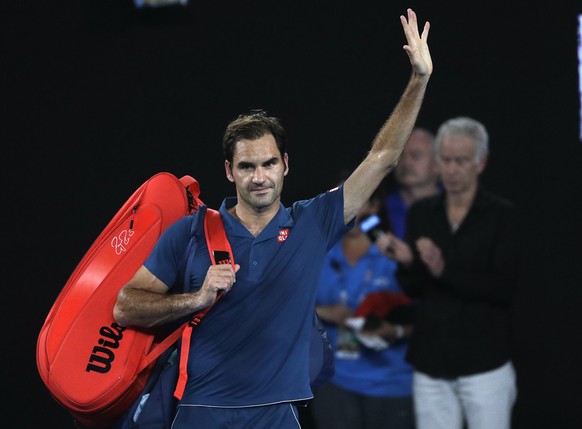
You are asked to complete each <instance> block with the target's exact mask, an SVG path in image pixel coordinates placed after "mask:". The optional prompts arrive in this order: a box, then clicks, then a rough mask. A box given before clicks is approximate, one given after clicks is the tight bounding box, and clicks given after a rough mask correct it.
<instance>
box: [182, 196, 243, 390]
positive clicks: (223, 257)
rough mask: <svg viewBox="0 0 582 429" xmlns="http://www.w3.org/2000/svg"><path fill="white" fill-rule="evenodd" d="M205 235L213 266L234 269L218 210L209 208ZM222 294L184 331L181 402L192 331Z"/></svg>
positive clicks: (200, 312) (199, 313)
mask: <svg viewBox="0 0 582 429" xmlns="http://www.w3.org/2000/svg"><path fill="white" fill-rule="evenodd" d="M204 235H205V236H206V244H207V245H208V252H209V253H210V260H211V261H212V264H213V265H216V264H232V266H233V267H234V257H233V255H232V249H231V248H230V243H229V241H228V238H227V237H226V231H225V230H224V225H223V223H222V218H221V217H220V213H219V212H218V211H216V210H213V209H210V208H207V209H206V214H205V216H204ZM221 297H222V294H219V295H217V297H216V300H215V301H214V302H213V303H212V304H211V305H209V306H208V307H206V308H204V309H202V310H201V311H199V312H198V313H196V314H195V315H194V317H192V320H191V321H190V322H188V326H186V328H185V329H184V330H183V331H182V348H181V350H180V375H179V376H178V383H177V384H176V389H175V390H174V396H175V397H176V398H177V399H178V400H180V399H182V396H183V395H184V389H185V388H186V381H187V380H188V368H187V367H188V353H189V351H190V338H191V337H192V329H193V328H194V326H196V325H198V323H200V320H201V319H202V318H203V317H204V316H205V315H206V313H208V311H209V310H210V309H211V308H212V307H213V306H214V304H216V303H217V302H218V300H219V299H220V298H221Z"/></svg>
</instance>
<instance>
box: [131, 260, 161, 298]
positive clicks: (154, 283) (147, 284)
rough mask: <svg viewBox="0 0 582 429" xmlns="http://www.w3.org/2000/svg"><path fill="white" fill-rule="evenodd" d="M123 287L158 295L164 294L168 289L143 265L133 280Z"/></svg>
mask: <svg viewBox="0 0 582 429" xmlns="http://www.w3.org/2000/svg"><path fill="white" fill-rule="evenodd" d="M124 287H125V288H130V289H141V290H146V291H148V292H153V293H159V294H165V293H167V292H168V289H169V288H168V286H167V285H166V284H165V283H164V282H163V281H161V280H160V279H159V278H157V277H156V276H154V275H153V274H152V273H151V272H150V270H148V269H147V268H146V267H145V266H144V265H142V266H141V267H140V268H139V269H138V270H137V271H136V273H135V274H134V276H133V278H132V279H131V280H130V281H129V282H127V284H126V285H125V286H124Z"/></svg>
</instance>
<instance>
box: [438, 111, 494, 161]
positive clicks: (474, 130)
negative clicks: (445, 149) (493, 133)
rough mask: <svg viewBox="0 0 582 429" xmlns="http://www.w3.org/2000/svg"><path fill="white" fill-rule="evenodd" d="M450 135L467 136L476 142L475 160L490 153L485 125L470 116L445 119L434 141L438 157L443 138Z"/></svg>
mask: <svg viewBox="0 0 582 429" xmlns="http://www.w3.org/2000/svg"><path fill="white" fill-rule="evenodd" d="M449 136H467V137H470V138H472V139H473V142H474V144H475V161H476V162H479V161H481V159H482V158H483V157H484V156H485V155H487V154H488V153H489V135H488V134H487V130H486V129H485V126H484V125H483V124H482V123H481V122H479V121H477V120H475V119H473V118H469V117H464V116H461V117H458V118H453V119H449V120H448V121H445V122H444V123H443V124H442V125H441V126H440V127H439V129H438V131H437V134H436V138H435V141H434V144H435V152H436V156H437V158H439V157H440V153H441V145H442V142H443V139H444V138H445V137H449Z"/></svg>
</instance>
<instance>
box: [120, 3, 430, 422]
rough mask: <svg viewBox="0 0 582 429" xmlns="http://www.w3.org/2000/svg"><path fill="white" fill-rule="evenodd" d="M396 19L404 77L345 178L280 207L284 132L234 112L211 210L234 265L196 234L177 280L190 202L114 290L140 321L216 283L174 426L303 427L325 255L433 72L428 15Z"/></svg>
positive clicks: (174, 312) (178, 312)
mask: <svg viewBox="0 0 582 429" xmlns="http://www.w3.org/2000/svg"><path fill="white" fill-rule="evenodd" d="M400 21H401V24H402V27H403V30H404V34H405V36H406V41H407V43H406V44H405V45H404V47H403V48H404V50H405V52H406V53H407V55H408V57H409V60H410V63H411V67H412V73H411V76H410V79H409V81H408V84H407V86H406V88H405V90H404V93H403V94H402V96H401V98H400V100H399V102H398V103H397V105H396V107H395V108H394V110H393V111H392V113H391V115H390V117H389V118H388V120H387V121H386V123H385V124H384V125H383V127H382V128H381V129H380V131H379V133H378V134H377V136H376V138H375V139H374V142H373V144H372V147H371V148H370V150H369V152H368V155H367V156H366V157H365V158H364V160H363V161H362V163H361V164H360V165H359V166H358V167H357V168H356V169H355V171H354V172H353V173H352V174H351V175H350V177H349V178H348V179H347V180H346V181H345V183H344V184H343V185H342V186H340V187H338V188H336V189H333V190H330V191H327V192H324V193H322V194H320V195H318V196H316V197H314V198H311V199H308V200H304V201H298V202H295V203H294V204H292V205H291V206H289V207H284V206H283V205H282V203H281V192H282V189H283V182H284V178H285V176H286V175H287V174H288V173H289V157H288V154H287V152H286V134H285V131H284V130H283V128H282V126H281V124H280V121H279V120H278V119H277V118H274V117H271V116H268V115H267V114H266V113H265V112H263V111H254V112H250V113H249V114H246V115H241V116H239V117H238V118H236V119H234V120H233V121H232V122H231V123H230V124H229V125H228V126H227V128H226V131H225V134H224V137H223V151H224V156H225V161H224V169H225V173H226V177H227V179H228V180H229V181H230V182H232V183H233V184H234V185H235V188H236V198H226V199H225V200H224V201H223V203H222V205H221V207H220V210H219V211H220V214H221V216H222V219H223V222H224V225H225V229H226V234H227V237H228V239H229V241H230V244H231V247H232V250H233V255H234V260H235V262H236V265H234V266H232V265H230V264H217V265H211V264H210V260H209V256H208V250H207V248H206V245H205V243H204V240H199V242H198V245H197V246H196V249H195V251H194V258H196V263H195V264H193V265H194V268H193V270H192V272H191V273H189V274H188V276H187V278H186V281H185V286H186V291H182V290H180V289H179V283H180V282H179V281H178V279H179V278H181V274H182V273H181V272H180V261H181V260H182V258H183V256H184V252H185V251H186V247H187V243H188V241H189V239H190V231H191V230H193V228H192V226H193V223H195V222H197V221H199V212H197V213H195V214H194V215H192V216H186V217H184V218H182V219H181V220H178V221H177V222H176V223H174V224H173V225H171V226H170V227H169V228H168V229H167V230H166V231H164V233H163V234H162V235H161V236H160V238H159V240H158V242H157V243H156V245H155V247H154V249H153V251H152V253H151V255H150V256H149V257H148V258H147V260H146V261H145V262H144V264H143V266H142V267H140V268H139V269H138V270H137V272H136V273H135V275H134V276H133V277H132V279H131V280H129V282H128V283H127V284H126V285H124V287H123V288H122V289H121V290H120V292H119V294H118V298H117V301H116V303H115V307H114V317H115V320H116V321H117V323H119V324H120V325H122V326H139V327H152V326H158V325H164V324H167V323H171V322H175V321H176V320H179V319H182V318H185V317H188V316H191V315H192V314H193V313H194V312H196V311H198V310H200V309H203V308H206V307H207V306H209V305H211V304H213V303H214V301H215V299H216V297H217V295H218V294H219V293H220V294H222V298H221V300H220V302H219V303H217V305H215V306H213V307H212V309H211V310H210V311H209V312H208V314H207V315H206V316H205V318H204V320H203V321H202V323H201V324H200V325H199V326H197V328H196V330H195V332H194V334H193V336H192V341H191V344H190V350H189V358H188V379H187V384H186V387H185V391H184V394H183V397H182V398H181V400H180V401H179V404H178V409H177V413H176V416H175V418H174V422H173V425H172V427H173V429H186V428H189V429H191V428H194V427H201V428H249V429H250V428H253V429H262V428H265V429H266V428H278V429H291V428H294V429H295V428H298V427H300V424H299V421H298V412H297V407H296V403H297V401H304V400H307V399H310V398H312V397H313V393H312V391H311V389H310V381H309V344H310V335H311V329H312V324H313V314H314V309H315V298H316V292H317V285H318V280H319V274H320V271H321V267H322V264H323V260H324V259H325V256H326V254H327V252H328V251H329V249H330V248H331V247H333V245H334V244H335V243H336V242H337V241H338V240H339V239H340V238H341V236H342V235H343V234H344V233H345V232H346V231H348V230H349V229H350V228H351V227H352V226H353V223H354V218H355V217H356V214H357V213H358V212H359V210H360V208H361V207H362V206H363V205H364V204H365V203H366V201H367V200H368V199H369V197H370V195H371V194H372V192H373V191H374V190H375V189H376V188H377V187H378V186H379V184H380V182H381V181H382V180H383V179H384V177H385V176H386V175H387V174H388V173H389V172H390V171H391V170H392V169H393V168H394V166H395V165H396V164H397V162H398V159H399V156H400V153H401V152H402V149H403V147H404V145H405V143H406V140H407V138H408V136H409V134H410V132H411V130H412V127H413V126H414V123H415V121H416V118H417V116H418V112H419V110H420V107H421V104H422V100H423V98H424V94H425V91H426V87H427V84H428V81H429V78H430V75H431V73H432V60H431V56H430V52H429V49H428V44H427V39H428V33H429V23H428V22H426V23H425V25H424V26H423V27H422V28H421V29H420V30H419V28H418V22H417V17H416V14H415V12H414V11H412V10H411V9H408V10H407V16H401V17H400ZM194 229H195V228H194Z"/></svg>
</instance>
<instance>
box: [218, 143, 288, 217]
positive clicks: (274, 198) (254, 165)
mask: <svg viewBox="0 0 582 429" xmlns="http://www.w3.org/2000/svg"><path fill="white" fill-rule="evenodd" d="M287 165H288V160H287V154H285V156H284V158H281V154H280V153H279V150H278V149H277V144H276V143H275V139H274V137H273V136H272V135H271V134H267V135H265V136H262V137H260V138H258V139H257V140H240V141H238V142H237V143H236V144H235V147H234V154H233V158H232V163H230V162H229V161H225V164H224V166H225V170H226V177H227V178H228V180H230V181H231V182H233V183H234V184H235V185H236V194H237V198H238V204H245V205H247V206H249V207H251V208H253V209H254V210H266V209H269V208H272V207H273V206H276V209H277V210H278V208H279V207H278V206H279V201H280V197H281V192H282V190H283V178H284V177H285V176H286V175H287V172H288V170H289V169H288V167H287Z"/></svg>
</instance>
